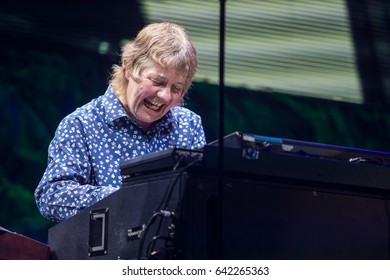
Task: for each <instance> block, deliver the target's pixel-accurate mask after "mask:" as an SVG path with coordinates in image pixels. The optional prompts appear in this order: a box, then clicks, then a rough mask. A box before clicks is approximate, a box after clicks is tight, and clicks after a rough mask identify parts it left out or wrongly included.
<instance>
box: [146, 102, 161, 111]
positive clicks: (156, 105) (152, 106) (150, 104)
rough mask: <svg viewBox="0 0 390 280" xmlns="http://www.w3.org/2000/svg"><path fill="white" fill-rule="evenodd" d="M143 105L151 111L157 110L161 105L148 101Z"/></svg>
mask: <svg viewBox="0 0 390 280" xmlns="http://www.w3.org/2000/svg"><path fill="white" fill-rule="evenodd" d="M144 104H145V106H146V107H148V108H150V109H153V110H157V109H159V108H160V106H161V105H162V104H159V103H157V102H153V101H150V100H145V102H144Z"/></svg>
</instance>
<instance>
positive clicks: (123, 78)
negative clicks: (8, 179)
mask: <svg viewBox="0 0 390 280" xmlns="http://www.w3.org/2000/svg"><path fill="white" fill-rule="evenodd" d="M196 70H197V53H196V50H195V48H194V46H193V44H192V43H191V41H190V39H189V37H188V35H187V34H186V32H185V30H184V29H183V28H182V27H180V26H179V25H176V24H173V23H167V22H164V23H154V24H150V25H148V26H146V27H145V28H144V29H142V30H141V31H140V32H139V33H138V35H137V37H136V38H135V39H134V40H133V41H131V42H129V43H127V44H126V45H125V46H124V47H123V49H122V54H121V63H120V65H114V66H113V73H112V76H111V79H110V84H109V86H108V88H107V91H106V93H105V94H104V95H102V96H99V97H98V98H96V99H94V100H92V101H91V102H89V103H87V104H85V105H84V106H82V107H80V108H78V109H76V110H75V111H74V112H73V113H71V114H70V115H68V116H66V117H65V118H64V119H63V120H62V121H61V123H60V124H59V126H58V128H57V131H56V133H55V136H54V138H53V140H52V142H51V143H50V146H49V149H48V153H49V154H48V166H47V168H46V171H45V173H44V174H43V177H42V179H41V181H40V183H39V185H38V187H37V189H36V191H35V198H36V202H37V206H38V209H39V211H40V212H41V214H42V215H43V216H45V217H47V218H48V219H50V220H53V221H61V220H64V219H67V218H69V217H71V216H73V215H75V214H76V213H78V212H79V211H80V210H82V209H83V208H85V207H88V206H90V205H92V204H94V203H96V202H97V201H99V200H101V199H102V198H104V197H106V196H107V195H109V194H111V193H112V192H114V191H116V190H118V189H119V188H120V187H121V185H122V181H121V177H120V168H119V163H120V161H123V160H129V159H132V158H135V157H137V156H140V155H144V154H148V153H151V152H156V151H161V150H165V149H168V148H170V147H172V146H176V147H182V148H188V149H199V148H202V147H203V146H204V145H205V144H206V143H205V135H204V130H203V127H202V123H201V118H200V117H199V116H198V115H196V114H195V113H193V112H192V111H190V110H188V109H186V108H183V107H181V106H180V105H182V103H183V97H184V96H185V94H186V92H187V91H188V89H189V88H190V86H191V83H192V79H193V77H194V75H195V73H196Z"/></svg>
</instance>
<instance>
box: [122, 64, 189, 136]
mask: <svg viewBox="0 0 390 280" xmlns="http://www.w3.org/2000/svg"><path fill="white" fill-rule="evenodd" d="M126 76H127V79H128V81H129V84H128V86H127V91H126V101H125V110H126V111H127V113H128V114H129V115H130V116H131V117H132V118H134V119H135V120H137V122H138V123H139V124H140V125H141V126H142V127H143V128H144V129H148V128H149V127H150V125H151V124H152V123H153V122H155V121H156V120H158V119H160V118H161V117H163V116H164V115H165V114H166V113H167V112H168V111H169V109H170V108H172V107H174V106H177V105H179V104H180V101H181V98H182V96H183V86H184V77H183V76H181V75H179V74H177V72H176V71H174V70H171V69H168V68H163V67H160V66H156V65H155V66H153V67H150V68H146V69H145V70H143V71H142V73H141V75H140V79H139V80H138V81H135V80H134V79H133V78H131V77H130V75H126Z"/></svg>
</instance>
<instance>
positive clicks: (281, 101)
mask: <svg viewBox="0 0 390 280" xmlns="http://www.w3.org/2000/svg"><path fill="white" fill-rule="evenodd" d="M123 2H126V4H124V3H123ZM152 2H153V1H81V2H80V1H66V2H64V3H61V1H60V2H55V4H53V3H51V2H50V1H43V2H42V3H41V4H40V5H39V7H34V6H31V5H28V3H27V2H23V1H12V3H7V4H2V5H4V8H2V10H1V11H0V35H1V36H2V47H1V52H0V61H1V63H0V101H1V105H2V106H1V107H2V109H1V110H0V120H1V126H0V141H1V145H0V149H1V155H2V161H1V162H2V163H1V166H0V226H3V227H5V228H7V229H10V230H12V231H15V232H18V233H20V234H24V235H26V236H28V237H31V238H34V239H37V240H40V241H43V242H46V240H47V229H48V228H49V227H50V226H52V223H50V222H49V221H47V220H46V219H44V218H43V217H41V216H40V214H39V212H38V210H37V208H36V205H35V201H34V197H33V192H34V190H35V188H36V186H37V184H38V182H39V180H40V178H41V176H42V174H43V171H44V169H45V166H46V160H47V147H48V145H49V142H50V141H51V139H52V137H53V134H54V131H55V129H56V128H57V125H58V123H59V122H60V120H61V119H62V118H63V117H64V116H65V115H67V114H68V113H70V112H72V111H73V110H74V109H75V108H76V107H78V106H81V105H83V104H84V103H86V102H88V101H90V100H91V99H93V98H95V97H97V96H98V95H101V94H103V93H104V91H105V89H106V87H107V78H108V76H109V72H110V69H111V65H112V64H114V63H117V62H118V55H117V54H118V52H119V49H120V44H121V42H122V40H123V38H128V39H130V38H132V37H134V36H135V35H136V32H137V31H138V30H139V29H140V28H141V27H142V26H143V25H144V24H146V23H148V22H149V21H151V20H159V19H160V20H163V19H164V17H166V16H167V13H162V14H161V15H160V16H156V12H155V10H153V7H152V6H150V5H151V4H150V3H152ZM156 2H160V1H156ZM161 2H163V1H161ZM168 2H172V1H167V3H168ZM179 2H186V1H179ZM190 2H191V3H192V4H193V3H194V2H200V3H201V2H202V1H188V3H190ZM206 2H213V1H206ZM214 2H218V1H214ZM235 2H238V1H235ZM246 2H248V1H246ZM249 2H251V1H249ZM253 2H254V3H255V2H262V1H253ZM265 2H267V3H268V7H271V6H272V3H273V2H275V1H265ZM279 2H280V1H279ZM287 2H288V1H287ZM308 2H312V1H308ZM319 2H332V1H319ZM334 2H337V3H340V2H342V3H344V4H345V7H346V11H347V12H348V11H349V12H350V13H351V15H352V14H353V16H351V17H350V18H349V19H350V20H351V25H350V28H351V29H350V32H351V37H352V38H353V42H354V44H355V45H354V48H355V51H356V52H355V55H356V57H355V59H356V65H355V66H356V70H357V72H358V74H359V75H360V76H359V77H360V80H359V82H360V84H361V88H360V90H361V92H359V93H357V94H361V95H362V100H361V101H359V102H345V101H334V100H332V99H331V98H318V97H309V96H307V92H306V90H307V88H305V94H303V95H304V96H301V95H300V94H299V92H296V91H295V92H294V94H291V93H290V92H285V91H283V90H282V89H283V87H281V88H280V89H278V87H277V86H276V87H273V88H270V87H267V86H265V87H264V88H259V89H253V88H252V89H248V88H247V87H244V86H240V87H239V86H238V85H234V83H232V84H229V85H227V87H226V96H225V97H226V99H225V116H224V121H225V134H228V133H230V132H233V131H237V130H239V131H244V132H249V133H255V134H259V135H265V136H274V137H283V138H290V139H298V140H305V141H314V142H321V143H327V144H334V145H342V146H349V147H358V148H364V149H375V150H382V151H390V141H389V139H390V113H389V111H390V110H389V101H388V96H389V94H388V92H387V91H386V85H387V84H386V83H384V81H386V77H387V76H386V75H387V73H388V69H389V68H388V65H387V64H385V62H386V60H383V59H380V57H381V55H382V54H383V53H386V52H385V50H384V49H383V48H386V47H387V46H388V44H389V42H388V41H387V40H388V37H386V36H384V34H383V32H382V33H381V32H379V31H378V29H375V30H372V28H373V25H372V24H368V23H367V25H362V24H361V23H360V24H357V23H356V22H354V21H352V19H355V18H359V17H360V18H359V19H364V20H366V21H369V20H370V19H371V18H370V16H369V15H367V14H366V13H363V11H366V10H367V9H365V7H367V5H368V6H369V5H370V1H360V2H359V4H355V6H351V5H352V4H351V3H352V2H351V3H349V2H348V1H345V2H343V1H334ZM375 2H376V5H379V4H378V3H379V1H375ZM214 4H215V5H214V6H215V7H217V6H218V5H216V4H218V3H214ZM381 5H382V6H375V7H376V8H378V10H380V11H382V16H381V21H380V24H379V23H378V21H375V23H376V28H379V27H381V26H383V27H386V26H388V25H389V21H388V19H387V17H386V16H387V15H388V14H389V13H388V12H389V6H388V4H386V3H384V2H383V3H382V4H381ZM190 7H192V8H193V6H190ZM372 7H374V6H372ZM201 10H202V11H203V12H204V9H201ZM371 10H372V9H371ZM179 12H180V11H179ZM386 12H387V14H386ZM183 13H184V11H183ZM150 14H152V15H153V16H154V18H150ZM176 14H177V13H176ZM213 14H214V15H216V16H218V10H215V11H213ZM228 14H229V13H228ZM373 14H375V13H374V12H373ZM202 16H203V17H204V13H203V14H200V13H196V11H193V18H192V19H193V20H192V22H191V24H192V25H191V26H188V30H189V31H190V35H192V34H193V33H192V32H195V31H196V30H197V29H196V28H194V27H196V20H194V18H197V17H199V18H200V21H199V26H202V24H203V23H202V22H203V20H201V19H202ZM347 19H348V17H347ZM359 22H361V21H359ZM180 23H181V22H180ZM229 24H230V25H229V28H230V29H229V30H234V28H233V27H232V26H231V24H239V22H238V21H237V22H234V21H231V22H230V23H229ZM368 26H369V27H370V28H371V29H370V28H369V27H368ZM185 27H187V26H185ZM200 29H202V28H200ZM214 29H215V28H214ZM200 34H201V33H200ZM359 34H360V35H359ZM196 36H198V35H194V37H196ZM215 36H217V34H216V35H215ZM259 36H261V35H259ZM285 36H286V40H287V38H288V34H285ZM362 38H370V41H369V42H370V45H367V44H368V43H367V42H368V41H367V40H363V39H362ZM384 38H387V39H384ZM210 42H214V43H215V44H218V38H215V37H214V38H213V41H210ZM375 42H377V43H378V44H380V45H381V46H382V48H378V47H377V46H376V45H375ZM260 43H261V42H259V43H256V44H260ZM203 47H204V46H202V47H201V49H202V48H203ZM211 49H218V46H217V45H215V46H213V47H211V48H210V50H211ZM206 54H207V53H206ZM206 54H205V53H203V49H202V51H201V53H200V55H201V59H200V61H201V62H202V61H203V62H204V63H206V62H207V61H211V60H214V62H213V63H214V64H212V65H211V66H210V65H207V67H208V68H207V67H206V68H207V69H206V70H207V71H209V72H212V71H214V73H215V76H218V74H217V73H218V68H217V63H216V62H217V59H218V58H217V53H215V54H214V56H213V57H211V58H208V57H207V56H204V55H206ZM234 54H235V55H237V53H234ZM290 58H291V57H290ZM208 59H209V60H208ZM234 59H237V61H239V60H240V59H239V57H238V58H237V57H234ZM227 60H228V57H227ZM258 63H259V64H261V61H258ZM213 65H214V66H213ZM200 67H202V65H201V66H200ZM210 67H211V68H210ZM212 67H214V68H212ZM240 67H243V66H240ZM213 69H214V70H213ZM240 69H241V68H240ZM201 70H205V69H204V68H203V69H201ZM227 70H229V69H227ZM207 71H206V72H205V73H207ZM229 71H230V70H229ZM205 75H206V74H205ZM274 75H275V76H278V73H277V72H274ZM280 75H281V74H280ZM331 82H332V81H329V83H331ZM296 83H297V84H298V85H299V84H300V83H301V84H302V85H304V83H305V80H304V79H303V80H300V81H296ZM317 90H318V91H319V90H320V89H317ZM314 93H315V92H314ZM313 96H315V94H313ZM318 96H321V92H319V93H318ZM218 98H219V97H218V85H217V83H216V82H215V80H214V81H213V80H212V79H210V80H207V79H205V78H204V76H202V77H198V79H196V81H195V82H194V85H193V87H192V88H191V90H190V92H189V95H188V98H187V100H186V102H187V107H189V108H191V109H193V110H194V111H195V112H197V113H199V114H200V115H201V116H202V119H203V124H204V127H205V132H206V135H207V141H208V142H210V141H212V140H215V139H216V138H218V134H217V133H218V127H217V124H218V121H219V120H218Z"/></svg>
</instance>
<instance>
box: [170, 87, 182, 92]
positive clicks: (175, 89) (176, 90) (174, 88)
mask: <svg viewBox="0 0 390 280" xmlns="http://www.w3.org/2000/svg"><path fill="white" fill-rule="evenodd" d="M172 92H173V93H181V92H182V89H181V88H178V87H173V88H172Z"/></svg>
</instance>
